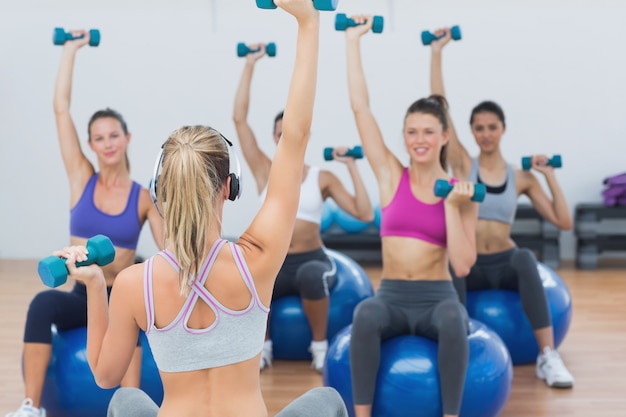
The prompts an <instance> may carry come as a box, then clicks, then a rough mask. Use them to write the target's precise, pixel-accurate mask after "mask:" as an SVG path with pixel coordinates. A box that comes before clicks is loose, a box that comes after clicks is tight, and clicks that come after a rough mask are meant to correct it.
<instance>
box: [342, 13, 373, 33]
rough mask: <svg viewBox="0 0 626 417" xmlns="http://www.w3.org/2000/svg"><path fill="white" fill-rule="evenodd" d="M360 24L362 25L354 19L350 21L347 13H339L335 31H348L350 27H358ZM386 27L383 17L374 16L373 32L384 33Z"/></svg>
mask: <svg viewBox="0 0 626 417" xmlns="http://www.w3.org/2000/svg"><path fill="white" fill-rule="evenodd" d="M359 24H360V23H356V22H355V21H354V19H350V18H349V17H348V16H347V15H346V14H345V13H337V16H335V30H346V29H347V28H349V27H354V26H358V25H359ZM384 25H385V19H384V18H383V17H382V16H374V21H373V22H372V32H374V33H382V32H383V26H384Z"/></svg>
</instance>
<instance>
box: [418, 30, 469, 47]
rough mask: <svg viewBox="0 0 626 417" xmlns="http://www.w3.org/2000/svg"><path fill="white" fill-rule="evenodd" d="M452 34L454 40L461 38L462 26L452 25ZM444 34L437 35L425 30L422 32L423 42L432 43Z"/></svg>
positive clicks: (425, 43)
mask: <svg viewBox="0 0 626 417" xmlns="http://www.w3.org/2000/svg"><path fill="white" fill-rule="evenodd" d="M450 35H451V36H452V40H455V41H459V40H461V28H460V27H458V26H452V27H451V28H450ZM443 36H444V35H441V36H435V34H433V33H431V32H429V31H427V30H425V31H423V32H422V43H423V44H424V45H430V44H431V43H432V42H433V41H436V40H437V39H441V38H443Z"/></svg>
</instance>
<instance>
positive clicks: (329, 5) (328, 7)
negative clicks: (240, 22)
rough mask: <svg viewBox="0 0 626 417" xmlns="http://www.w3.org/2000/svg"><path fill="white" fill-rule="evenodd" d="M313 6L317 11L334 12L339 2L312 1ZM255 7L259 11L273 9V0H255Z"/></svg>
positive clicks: (274, 6) (336, 0) (335, 0)
mask: <svg viewBox="0 0 626 417" xmlns="http://www.w3.org/2000/svg"><path fill="white" fill-rule="evenodd" d="M312 1H313V6H315V8H316V9H317V10H325V11H331V12H332V11H334V10H336V9H337V3H338V2H339V0H312ZM256 7H258V8H259V9H275V8H276V5H275V4H274V0H256Z"/></svg>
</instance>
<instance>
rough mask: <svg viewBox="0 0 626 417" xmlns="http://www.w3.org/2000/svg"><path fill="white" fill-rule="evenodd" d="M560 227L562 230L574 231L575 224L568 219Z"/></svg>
mask: <svg viewBox="0 0 626 417" xmlns="http://www.w3.org/2000/svg"><path fill="white" fill-rule="evenodd" d="M559 226H560V229H561V230H565V231H567V230H572V228H573V227H574V222H572V219H571V218H567V219H565V221H562V222H561V224H560V225H559Z"/></svg>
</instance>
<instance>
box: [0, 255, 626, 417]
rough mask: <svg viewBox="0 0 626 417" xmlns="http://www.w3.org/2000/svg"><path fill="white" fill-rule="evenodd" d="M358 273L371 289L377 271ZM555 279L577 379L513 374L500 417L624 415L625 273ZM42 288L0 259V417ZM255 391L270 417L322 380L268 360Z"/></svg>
mask: <svg viewBox="0 0 626 417" xmlns="http://www.w3.org/2000/svg"><path fill="white" fill-rule="evenodd" d="M364 269H365V271H366V272H367V274H368V275H369V277H370V279H371V280H372V283H373V284H374V288H377V287H378V284H379V282H380V271H381V270H380V266H378V265H365V266H364ZM557 272H558V273H559V275H560V276H561V277H562V278H563V280H564V281H565V282H566V283H567V285H568V287H569V289H570V292H571V294H572V298H573V306H574V312H573V318H572V324H571V326H570V329H569V332H568V334H567V337H566V338H565V341H564V342H563V344H562V345H561V347H560V348H559V352H560V353H561V356H562V357H563V360H564V361H565V363H566V364H567V366H568V367H569V369H570V371H571V372H572V374H573V375H574V377H575V378H576V382H575V386H574V388H573V389H571V390H556V389H550V388H548V387H547V386H546V385H545V383H544V382H543V381H540V380H538V379H537V378H535V374H534V365H526V366H518V367H515V368H514V380H513V387H512V390H511V395H510V398H509V401H508V403H507V405H506V407H505V408H504V410H503V412H502V414H501V416H503V417H527V416H531V415H532V416H534V417H540V416H545V417H548V416H549V417H561V416H567V417H591V416H615V417H617V416H619V417H623V416H626V269H625V268H624V267H623V265H620V266H619V267H618V268H611V267H610V266H603V267H601V268H600V269H598V270H593V271H582V270H577V269H575V268H574V267H573V266H571V265H565V266H564V267H563V268H561V269H559V270H557ZM65 287H68V284H66V286H65ZM43 289H45V287H44V286H43V284H41V281H40V280H39V278H38V276H37V261H36V260H6V259H4V260H0V317H1V321H0V328H1V329H2V332H3V336H2V338H0V416H3V415H4V414H5V413H8V412H11V411H14V410H15V409H16V408H17V407H18V405H19V404H20V403H21V401H22V399H23V395H24V393H23V385H22V376H21V367H20V363H21V345H22V342H21V340H22V335H23V326H24V320H25V315H26V310H27V308H28V304H29V302H30V300H31V299H32V297H33V296H34V295H35V294H36V293H37V292H39V291H41V290H43ZM261 384H262V388H263V394H264V397H265V401H266V403H267V407H268V409H269V413H270V416H273V415H274V414H276V413H277V412H278V411H279V410H280V409H282V408H283V407H284V406H285V405H286V404H287V403H289V402H290V401H291V400H292V399H294V398H296V397H297V396H299V395H300V394H302V393H304V392H305V391H307V390H308V389H310V388H314V387H317V386H321V385H322V377H321V375H320V374H318V373H316V372H314V371H313V370H311V369H310V368H309V363H308V362H291V361H275V362H274V366H273V367H272V368H271V369H268V370H266V371H264V372H263V373H262V375H261ZM49 417H53V416H49ZM85 417H88V416H85Z"/></svg>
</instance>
